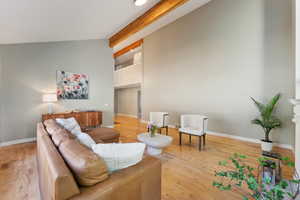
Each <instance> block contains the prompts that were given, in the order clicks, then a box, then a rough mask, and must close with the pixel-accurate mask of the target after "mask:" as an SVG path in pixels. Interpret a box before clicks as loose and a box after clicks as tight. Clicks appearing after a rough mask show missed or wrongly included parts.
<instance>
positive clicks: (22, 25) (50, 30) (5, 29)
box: [0, 0, 209, 50]
mask: <svg viewBox="0 0 300 200" xmlns="http://www.w3.org/2000/svg"><path fill="white" fill-rule="evenodd" d="M208 1H209V0H190V1H188V2H187V3H185V4H184V5H183V6H181V7H179V8H177V9H176V10H175V11H172V12H171V13H170V14H168V15H166V16H164V17H162V18H161V19H160V20H158V21H156V22H155V23H153V24H151V25H150V26H148V27H147V28H145V29H144V30H142V31H140V32H139V33H137V34H135V35H133V36H132V37H130V38H129V39H128V40H126V41H124V42H122V43H121V44H120V45H118V46H116V48H114V50H117V49H121V48H122V47H124V46H126V45H128V44H130V43H132V42H134V41H136V40H138V39H140V38H143V37H145V36H146V35H148V34H150V33H152V32H154V31H155V30H157V29H159V28H161V27H162V26H164V25H166V24H168V23H170V22H172V21H174V20H176V19H177V18H179V17H181V16H183V15H185V14H187V13H188V12H191V11H192V10H194V9H196V8H198V7H200V6H201V5H203V4H205V3H207V2H208ZM157 2H159V0H148V3H147V4H145V5H144V6H142V7H136V6H134V4H133V0H0V5H1V6H0V44H16V43H29V42H50V41H67V40H86V39H104V38H109V36H111V35H113V34H114V33H116V32H118V31H119V30H120V29H121V28H123V27H124V26H126V25H127V24H128V23H129V22H131V21H133V20H134V19H136V18H137V17H138V16H140V15H141V14H142V13H144V12H145V11H146V10H148V9H149V8H151V7H152V6H153V5H155V4H156V3H157Z"/></svg>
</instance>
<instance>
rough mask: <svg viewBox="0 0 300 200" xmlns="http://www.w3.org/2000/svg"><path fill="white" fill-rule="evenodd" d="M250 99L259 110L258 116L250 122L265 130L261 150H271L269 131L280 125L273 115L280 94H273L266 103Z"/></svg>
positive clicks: (271, 143)
mask: <svg viewBox="0 0 300 200" xmlns="http://www.w3.org/2000/svg"><path fill="white" fill-rule="evenodd" d="M251 99H252V100H253V102H254V104H255V105H256V107H257V109H258V110H259V112H260V116H259V117H257V118H255V119H253V120H252V121H251V122H252V124H256V125H259V126H261V127H262V128H263V130H264V132H265V138H264V139H263V140H261V141H262V143H261V147H262V150H263V151H272V147H273V142H272V141H271V140H270V133H271V131H272V130H273V129H275V128H278V127H280V126H281V121H280V120H279V119H278V118H277V117H275V116H274V110H275V107H276V104H277V102H278V100H279V99H280V94H277V95H275V96H274V97H273V98H272V99H271V100H270V101H269V102H268V103H267V104H262V103H260V102H258V101H256V100H255V99H254V98H252V97H251Z"/></svg>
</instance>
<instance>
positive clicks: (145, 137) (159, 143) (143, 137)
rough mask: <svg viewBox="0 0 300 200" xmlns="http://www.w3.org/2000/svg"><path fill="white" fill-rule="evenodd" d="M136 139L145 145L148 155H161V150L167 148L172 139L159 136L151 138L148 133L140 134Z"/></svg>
mask: <svg viewBox="0 0 300 200" xmlns="http://www.w3.org/2000/svg"><path fill="white" fill-rule="evenodd" d="M137 139H138V140H139V141H140V142H143V143H145V144H146V145H147V152H148V154H150V155H159V154H161V152H162V149H163V148H165V147H167V146H169V145H170V144H171V142H172V140H173V138H172V137H170V136H166V135H161V134H155V136H154V137H151V136H150V134H149V133H141V134H139V135H138V136H137Z"/></svg>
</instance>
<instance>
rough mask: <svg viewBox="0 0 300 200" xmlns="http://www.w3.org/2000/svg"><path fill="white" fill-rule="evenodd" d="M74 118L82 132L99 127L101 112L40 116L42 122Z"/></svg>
mask: <svg viewBox="0 0 300 200" xmlns="http://www.w3.org/2000/svg"><path fill="white" fill-rule="evenodd" d="M70 117H74V118H75V119H76V120H77V122H78V123H79V125H80V127H81V128H82V129H83V130H86V129H90V128H96V127H100V126H101V124H102V112H101V111H82V112H66V113H54V114H44V115H42V121H45V120H47V119H56V118H70Z"/></svg>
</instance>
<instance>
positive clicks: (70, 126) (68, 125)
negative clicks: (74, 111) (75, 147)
mask: <svg viewBox="0 0 300 200" xmlns="http://www.w3.org/2000/svg"><path fill="white" fill-rule="evenodd" d="M56 122H57V123H58V124H60V125H61V126H63V127H64V128H65V129H67V130H68V131H70V132H71V133H72V134H73V135H75V136H76V137H77V135H78V134H80V133H81V128H80V126H79V124H78V123H77V121H76V119H75V118H74V117H71V118H67V119H64V118H57V119H56Z"/></svg>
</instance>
